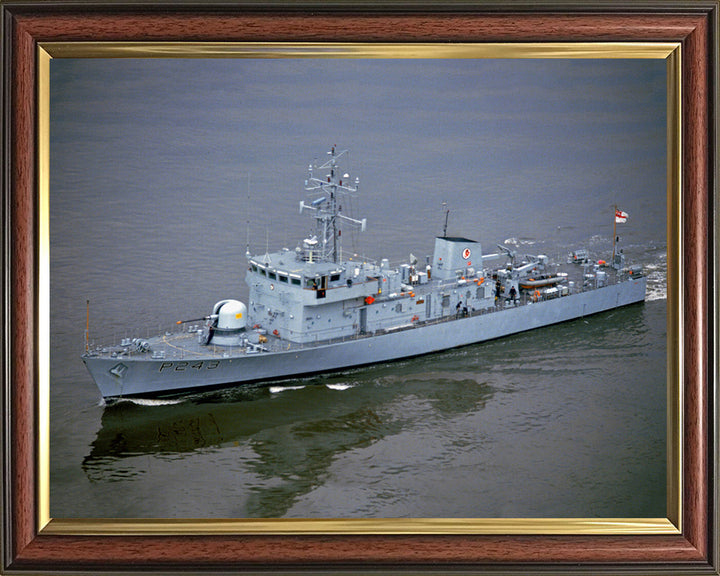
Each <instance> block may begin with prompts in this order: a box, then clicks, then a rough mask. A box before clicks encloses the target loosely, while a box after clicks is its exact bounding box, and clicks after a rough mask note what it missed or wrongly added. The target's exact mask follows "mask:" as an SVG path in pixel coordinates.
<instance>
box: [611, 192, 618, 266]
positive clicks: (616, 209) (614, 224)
mask: <svg viewBox="0 0 720 576" xmlns="http://www.w3.org/2000/svg"><path fill="white" fill-rule="evenodd" d="M617 212H618V207H617V204H615V206H614V207H613V255H612V260H611V261H610V262H611V263H612V265H613V266H615V248H616V246H617Z"/></svg>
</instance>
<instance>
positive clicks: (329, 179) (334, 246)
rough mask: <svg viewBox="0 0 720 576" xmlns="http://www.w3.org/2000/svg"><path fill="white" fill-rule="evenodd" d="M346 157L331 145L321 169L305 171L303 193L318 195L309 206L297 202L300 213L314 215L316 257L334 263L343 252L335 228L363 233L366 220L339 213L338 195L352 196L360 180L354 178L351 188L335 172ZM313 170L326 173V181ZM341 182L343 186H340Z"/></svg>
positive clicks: (347, 176)
mask: <svg viewBox="0 0 720 576" xmlns="http://www.w3.org/2000/svg"><path fill="white" fill-rule="evenodd" d="M347 154H348V151H347V150H342V151H340V152H336V150H335V146H333V147H332V148H331V149H330V151H329V152H328V155H329V156H330V159H329V160H328V161H327V162H325V163H323V164H322V165H320V166H317V165H315V166H314V165H312V164H311V165H310V166H309V168H308V178H307V180H305V190H307V191H308V192H310V193H311V194H314V193H318V194H320V195H319V196H318V197H317V198H315V199H314V200H312V201H311V202H310V203H309V204H306V203H305V202H304V201H302V200H301V201H300V213H302V212H303V210H312V211H314V212H315V220H316V222H317V238H318V244H319V246H318V251H317V252H316V254H317V255H318V257H319V258H320V259H323V260H327V261H331V262H337V261H338V259H339V257H340V254H341V253H342V247H341V245H340V244H341V237H342V235H341V231H340V230H339V227H338V225H339V224H340V223H341V222H347V223H349V224H352V225H355V226H359V227H360V230H362V231H363V232H364V231H365V228H366V226H367V220H366V219H365V218H363V219H362V220H356V219H355V218H350V217H349V216H345V215H344V214H342V213H341V211H342V206H341V205H340V203H339V198H338V196H339V195H340V194H343V195H353V194H354V193H356V192H357V191H358V188H359V184H360V180H359V178H355V181H354V185H352V186H351V185H350V184H349V183H348V181H349V179H350V175H349V174H343V175H340V171H339V169H338V159H339V158H341V157H342V156H345V155H347ZM313 170H329V173H327V174H326V175H325V178H318V177H317V176H314V175H313ZM343 182H344V183H343Z"/></svg>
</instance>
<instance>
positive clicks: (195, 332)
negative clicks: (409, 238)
mask: <svg viewBox="0 0 720 576" xmlns="http://www.w3.org/2000/svg"><path fill="white" fill-rule="evenodd" d="M604 270H605V271H606V272H607V280H606V285H612V284H615V283H617V282H618V281H621V280H622V279H623V275H622V274H621V273H617V272H616V271H615V270H613V269H612V268H604ZM555 272H562V273H565V274H567V284H565V285H570V286H572V287H573V289H572V290H570V291H569V293H570V294H574V293H577V292H587V291H591V290H595V289H596V287H595V286H594V282H590V281H588V280H589V279H588V278H586V277H584V269H583V267H582V266H578V265H575V264H569V265H558V266H557V268H556V270H555ZM463 287H464V284H462V283H458V282H457V281H453V282H451V283H445V284H440V283H439V282H429V283H428V284H425V285H420V286H417V287H416V290H415V293H416V295H417V297H422V296H423V295H425V294H428V293H430V292H437V291H438V290H442V289H445V288H463ZM538 294H540V291H538V292H536V291H535V290H534V289H530V290H521V291H520V294H519V295H518V297H517V300H516V301H514V302H513V301H510V300H509V299H508V298H507V297H505V298H501V299H500V300H499V301H497V303H496V304H495V305H494V306H490V307H488V308H484V309H471V310H468V311H467V314H463V313H459V314H458V313H456V311H455V310H451V311H450V313H448V314H446V315H444V316H441V317H438V318H434V319H430V320H425V321H417V322H409V323H404V324H399V325H398V326H394V327H390V328H386V329H383V330H380V331H377V332H374V333H355V334H351V335H348V336H344V337H341V338H326V339H323V338H322V337H321V335H320V334H318V339H317V340H316V341H314V342H311V343H304V344H301V343H296V342H291V341H289V340H287V339H284V338H280V337H277V336H274V335H273V334H265V335H264V336H265V337H266V338H267V341H266V342H263V343H261V344H254V345H252V344H251V345H249V346H247V347H241V346H221V345H213V344H212V343H211V344H210V345H204V344H201V343H200V340H201V339H200V337H199V336H200V334H199V332H201V330H202V325H201V324H198V325H184V324H183V325H180V326H178V325H173V326H172V327H171V328H169V329H167V330H165V331H162V330H158V331H156V332H155V334H156V335H155V336H151V337H147V338H123V339H122V340H121V341H120V343H119V344H118V343H112V344H94V345H93V346H91V347H90V348H89V350H88V352H87V353H86V355H87V356H91V357H98V356H99V357H106V358H107V357H111V358H118V359H121V358H132V359H133V360H148V361H150V360H152V361H159V360H160V361H161V360H169V361H170V360H187V361H192V360H207V359H220V358H233V357H244V356H247V355H250V354H253V355H254V354H263V353H266V352H283V351H292V350H302V349H307V348H317V347H319V346H325V345H330V344H334V343H337V342H344V341H349V340H359V339H363V338H368V337H371V336H374V335H378V334H385V333H389V332H398V331H403V330H413V329H417V328H420V327H422V326H428V325H432V324H439V323H444V322H453V321H457V320H460V319H462V318H464V317H467V316H470V317H473V316H478V315H486V314H497V313H501V312H502V311H503V310H505V309H506V308H508V307H513V306H527V305H530V304H532V303H534V302H537V301H538ZM554 297H555V298H563V297H564V296H560V295H559V293H558V295H557V296H554ZM540 299H541V300H542V297H541V298H540ZM143 345H144V347H145V351H143V350H142V346H143Z"/></svg>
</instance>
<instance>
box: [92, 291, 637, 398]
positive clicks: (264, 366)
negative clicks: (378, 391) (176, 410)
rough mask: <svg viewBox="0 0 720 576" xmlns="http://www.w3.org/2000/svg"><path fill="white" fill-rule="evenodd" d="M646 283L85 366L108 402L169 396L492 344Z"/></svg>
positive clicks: (622, 296)
mask: <svg viewBox="0 0 720 576" xmlns="http://www.w3.org/2000/svg"><path fill="white" fill-rule="evenodd" d="M645 285H646V279H645V278H644V277H641V278H637V279H632V280H628V281H625V282H621V283H618V284H613V285H610V286H605V287H603V288H598V289H595V290H591V291H588V292H581V293H576V294H571V295H568V296H563V297H559V298H556V299H553V300H546V301H541V302H537V303H534V304H527V305H524V306H517V307H515V306H512V304H510V305H506V306H505V307H504V308H503V309H501V310H493V311H489V312H487V313H484V314H478V315H473V316H468V317H465V318H459V319H457V320H452V321H446V322H440V323H436V324H427V325H420V326H416V327H413V328H411V329H407V330H401V331H397V332H390V333H386V334H376V335H373V336H367V337H363V338H356V339H349V340H346V341H344V342H333V343H331V344H326V345H318V346H312V347H308V348H303V349H292V350H287V351H284V352H269V353H267V352H258V353H255V354H245V355H242V356H233V357H220V358H218V357H208V358H207V359H193V360H187V361H184V360H175V359H173V360H165V359H145V358H140V359H132V360H128V359H122V360H119V359H117V358H107V357H104V358H103V357H93V356H85V357H83V361H84V362H85V364H86V366H87V368H88V370H89V371H90V373H91V375H92V377H93V379H94V380H95V382H96V384H97V386H98V388H99V389H100V392H101V394H102V396H103V397H104V398H106V399H113V398H120V397H152V396H171V395H176V394H181V393H185V392H188V391H191V390H204V389H213V388H221V387H229V386H232V385H243V384H249V383H253V382H269V381H278V380H282V379H288V378H295V377H301V376H307V375H312V374H318V373H324V372H333V371H341V370H344V369H347V368H353V367H359V366H364V365H369V364H376V363H378V362H387V361H392V360H398V359H401V358H408V357H412V356H419V355H423V354H429V353H433V352H439V351H442V350H447V349H450V348H456V347H459V346H465V345H468V344H474V343H478V342H483V341H487V340H493V339H496V338H501V337H503V336H509V335H511V334H517V333H519V332H525V331H528V330H533V329H536V328H541V327H544V326H550V325H552V324H557V323H560V322H566V321H568V320H573V319H576V318H581V317H584V316H589V315H591V314H597V313H599V312H604V311H606V310H611V309H614V308H619V307H622V306H627V305H629V304H634V303H637V302H642V301H643V300H644V298H645ZM119 364H121V366H120V369H118V365H119Z"/></svg>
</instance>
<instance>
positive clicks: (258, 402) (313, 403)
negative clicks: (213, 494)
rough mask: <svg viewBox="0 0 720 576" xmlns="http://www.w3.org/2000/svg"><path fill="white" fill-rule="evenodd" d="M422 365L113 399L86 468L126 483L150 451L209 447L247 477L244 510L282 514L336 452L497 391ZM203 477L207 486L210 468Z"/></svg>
mask: <svg viewBox="0 0 720 576" xmlns="http://www.w3.org/2000/svg"><path fill="white" fill-rule="evenodd" d="M426 368H427V365H426V363H425V362H423V361H417V360H416V361H411V362H407V363H399V364H393V365H392V366H382V367H380V368H379V369H378V368H376V369H367V370H356V371H352V372H350V373H346V374H341V375H337V376H334V377H326V378H308V379H305V380H293V381H287V382H283V383H279V384H276V385H274V386H256V387H240V388H237V387H236V388H232V389H228V390H222V391H215V392H208V393H203V394H198V395H195V396H192V397H187V398H184V399H182V400H137V399H136V400H125V401H120V402H116V403H114V404H111V405H109V406H107V407H106V408H105V410H104V412H103V415H102V423H101V428H100V430H99V432H98V434H97V437H96V439H95V440H94V442H93V443H92V446H91V451H90V453H89V454H88V455H87V456H86V457H85V458H84V460H83V464H82V466H83V470H84V471H85V474H86V476H87V477H88V479H89V480H90V481H91V482H128V481H130V482H132V481H133V479H137V480H139V479H141V478H142V477H144V476H146V475H148V474H152V462H151V461H154V460H156V459H166V460H180V459H185V458H192V457H193V455H197V454H200V453H202V452H203V451H206V452H207V451H213V452H216V453H217V454H218V455H219V454H224V457H225V458H232V459H234V460H235V462H233V463H231V464H229V465H228V467H229V468H233V467H235V469H236V470H237V471H238V473H239V476H241V477H242V478H243V479H244V480H243V482H244V483H247V486H246V491H247V501H246V504H245V506H244V512H245V514H244V515H246V516H249V517H252V516H264V517H281V516H283V515H285V514H286V513H287V511H288V510H289V508H290V507H291V506H292V504H293V503H294V502H295V501H296V500H297V499H298V497H302V495H303V494H307V493H308V492H310V491H311V490H313V489H314V488H316V487H318V486H320V485H321V484H322V483H323V482H324V478H325V476H326V475H327V474H328V469H329V468H330V466H331V464H332V463H333V462H334V461H335V460H336V459H337V458H338V457H339V456H341V455H342V454H344V453H348V452H351V451H355V450H362V449H366V448H368V447H370V446H371V445H373V444H375V443H377V442H379V441H382V440H383V439H385V438H388V437H392V436H395V435H399V434H402V433H403V431H404V430H405V429H406V428H407V427H408V426H412V425H415V424H416V423H417V420H418V418H419V417H422V418H427V417H428V416H429V415H430V414H434V415H435V416H436V417H437V418H447V417H450V418H452V417H454V416H460V415H463V414H468V413H473V412H478V411H482V410H483V409H484V407H485V405H486V402H487V401H488V400H489V399H490V398H491V397H492V396H493V393H494V391H493V389H492V387H490V386H488V385H486V384H484V383H483V382H480V381H478V377H477V375H475V374H469V373H468V374H463V373H459V374H458V373H456V374H442V373H436V372H431V371H428V372H426V371H425V370H426ZM398 388H400V389H402V390H404V393H402V394H398ZM328 396H332V397H333V398H332V399H333V401H332V402H329V401H328ZM419 412H422V413H423V414H422V415H421V414H420V413H419ZM430 419H432V418H430ZM410 448H411V447H409V449H410ZM218 457H219V456H218ZM207 482H208V485H209V486H208V490H210V491H212V483H213V471H212V470H208V471H207Z"/></svg>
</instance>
